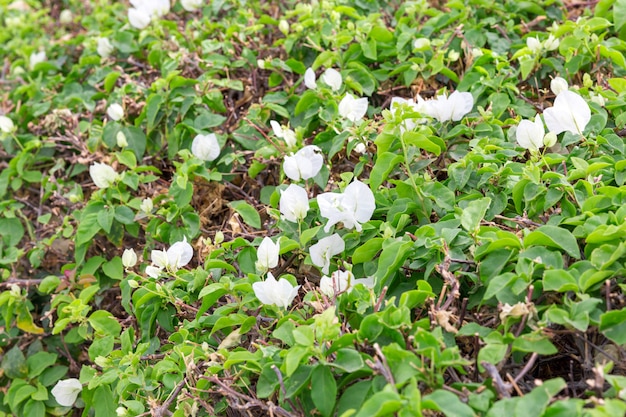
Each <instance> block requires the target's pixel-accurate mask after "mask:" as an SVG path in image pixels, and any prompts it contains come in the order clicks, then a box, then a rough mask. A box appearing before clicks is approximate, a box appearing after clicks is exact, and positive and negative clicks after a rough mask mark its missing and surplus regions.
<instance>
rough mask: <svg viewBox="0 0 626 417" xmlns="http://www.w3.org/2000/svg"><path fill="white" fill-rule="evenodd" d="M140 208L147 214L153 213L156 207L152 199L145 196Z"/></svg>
mask: <svg viewBox="0 0 626 417" xmlns="http://www.w3.org/2000/svg"><path fill="white" fill-rule="evenodd" d="M139 209H140V210H141V211H143V212H144V213H146V214H150V213H152V209H154V204H153V203H152V199H151V198H144V199H143V200H141V205H140V206H139Z"/></svg>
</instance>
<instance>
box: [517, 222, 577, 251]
mask: <svg viewBox="0 0 626 417" xmlns="http://www.w3.org/2000/svg"><path fill="white" fill-rule="evenodd" d="M524 246H526V247H530V246H547V247H549V248H558V249H563V250H564V251H565V252H567V254H568V255H569V256H571V257H572V258H574V259H580V249H579V248H578V243H577V242H576V238H575V237H574V235H573V234H572V233H571V232H570V231H569V230H566V229H563V228H561V227H557V226H541V227H539V228H538V229H535V230H534V231H532V232H530V233H529V234H528V235H527V236H526V237H525V238H524Z"/></svg>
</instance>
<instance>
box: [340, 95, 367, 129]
mask: <svg viewBox="0 0 626 417" xmlns="http://www.w3.org/2000/svg"><path fill="white" fill-rule="evenodd" d="M367 106H368V101H367V97H363V98H356V97H354V96H353V95H352V94H349V93H348V94H346V95H345V97H344V98H342V99H341V101H340V102H339V115H340V116H341V117H345V118H346V119H348V120H350V121H351V122H352V123H356V121H358V120H361V119H362V118H363V116H365V113H367Z"/></svg>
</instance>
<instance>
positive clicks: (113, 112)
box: [107, 103, 124, 122]
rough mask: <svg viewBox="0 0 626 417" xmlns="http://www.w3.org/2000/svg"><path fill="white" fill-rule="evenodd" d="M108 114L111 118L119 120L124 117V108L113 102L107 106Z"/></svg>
mask: <svg viewBox="0 0 626 417" xmlns="http://www.w3.org/2000/svg"><path fill="white" fill-rule="evenodd" d="M107 114H108V115H109V117H110V118H111V120H115V121H116V122H117V121H118V120H120V119H121V118H122V117H124V108H123V107H122V106H120V105H119V104H117V103H113V104H111V105H109V107H107Z"/></svg>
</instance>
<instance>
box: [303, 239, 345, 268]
mask: <svg viewBox="0 0 626 417" xmlns="http://www.w3.org/2000/svg"><path fill="white" fill-rule="evenodd" d="M345 249H346V243H345V242H344V241H343V239H342V238H341V236H339V235H338V234H337V233H334V234H332V235H330V236H328V237H325V238H322V239H320V240H319V242H317V243H316V244H315V245H312V246H311V247H310V248H309V254H310V255H311V261H312V262H313V264H314V265H316V266H319V267H320V268H322V272H323V273H324V274H328V272H329V270H330V260H331V258H332V257H333V256H335V255H339V254H340V253H342V252H343V251H344V250H345Z"/></svg>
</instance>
